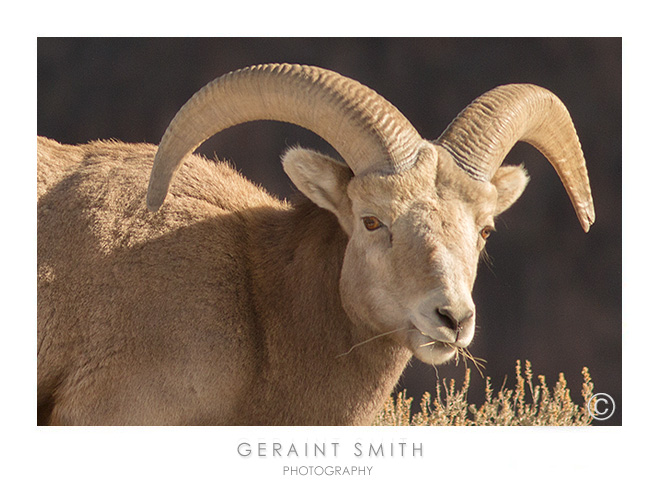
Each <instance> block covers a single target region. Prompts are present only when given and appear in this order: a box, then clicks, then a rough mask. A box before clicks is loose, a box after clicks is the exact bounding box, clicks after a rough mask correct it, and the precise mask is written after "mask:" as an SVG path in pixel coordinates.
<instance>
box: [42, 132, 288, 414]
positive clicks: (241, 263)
mask: <svg viewBox="0 0 659 487" xmlns="http://www.w3.org/2000/svg"><path fill="white" fill-rule="evenodd" d="M155 152H156V147H155V146H153V145H149V144H125V143H120V142H114V141H99V142H92V143H89V144H85V145H80V146H67V145H63V144H59V143H57V142H54V141H51V140H48V139H43V138H40V139H39V140H38V195H39V196H38V205H37V212H38V223H37V225H38V235H39V239H38V257H37V259H38V314H39V317H38V323H39V330H38V347H39V348H38V381H39V387H38V389H39V403H40V405H42V406H43V408H41V409H42V410H43V411H46V413H45V415H46V416H47V417H42V418H41V419H42V420H43V421H48V422H50V423H76V424H85V423H86V421H87V418H92V417H93V418H95V421H99V418H100V421H101V422H105V423H107V424H113V423H122V424H132V423H141V424H145V423H160V424H162V423H168V424H171V423H195V424H204V423H207V422H211V423H215V422H232V421H234V420H233V419H232V416H231V415H232V414H234V411H235V409H236V407H237V406H236V405H237V404H239V403H240V402H241V401H244V400H245V398H244V397H242V396H243V395H245V394H247V391H246V390H245V386H246V384H249V383H250V381H251V380H252V379H253V377H254V376H255V374H257V373H258V367H259V362H258V360H254V356H255V354H258V350H257V349H258V347H259V343H260V339H259V333H260V331H259V330H258V326H257V325H256V323H255V321H256V320H255V317H254V316H253V313H254V311H253V306H252V303H251V302H250V300H251V296H252V290H251V282H250V275H249V274H250V270H249V268H250V262H249V261H250V259H249V255H247V254H248V252H249V249H248V248H247V246H246V245H245V242H246V240H247V237H248V234H249V233H250V230H249V226H250V223H251V222H254V221H257V220H263V219H268V216H269V215H272V217H273V218H274V217H275V216H277V215H281V214H282V213H286V212H287V211H288V205H287V204H286V203H284V202H281V201H279V200H277V199H275V198H273V197H271V196H270V195H268V194H267V193H266V192H265V191H263V190H262V189H260V188H258V187H256V186H255V185H253V184H252V183H250V182H248V181H247V180H245V179H244V178H243V177H242V176H241V175H239V174H238V173H237V172H236V171H235V170H233V169H232V168H231V167H230V166H229V165H227V164H225V163H220V162H214V161H210V160H207V159H205V158H203V157H200V156H190V157H188V158H187V159H186V161H185V163H184V165H183V166H182V168H181V170H180V172H179V175H178V177H177V181H176V182H175V183H174V184H173V186H172V190H171V194H170V197H169V198H168V201H167V204H166V206H165V207H164V208H163V209H162V210H161V211H160V212H158V213H155V214H153V213H150V212H148V211H147V209H146V205H145V197H146V188H147V184H148V178H149V172H150V169H151V165H152V161H153V157H154V155H155ZM218 371H219V373H218ZM162 391H167V392H166V397H163V394H164V393H163V392H162ZM54 398H57V401H55V399H54ZM151 404H158V411H159V414H152V415H150V416H148V417H146V416H145V417H140V416H131V415H132V414H138V412H139V411H149V410H153V409H152V408H150V407H149V406H150V405H151ZM190 411H194V413H190ZM186 414H187V416H186Z"/></svg>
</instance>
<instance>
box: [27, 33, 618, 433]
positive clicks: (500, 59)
mask: <svg viewBox="0 0 659 487" xmlns="http://www.w3.org/2000/svg"><path fill="white" fill-rule="evenodd" d="M621 44H622V43H621V39H620V38H597V39H594V38H575V39H572V38H570V39H568V38H533V39H528V38H511V39H506V38H494V39H487V38H475V39H474V38H458V39H441V38H432V39H431V38H422V39H414V38H386V39H371V38H355V39H348V38H329V39H315V38H314V39H309V38H269V39H259V38H238V39H229V38H220V39H210V38H203V39H191V38H177V39H167V38H160V39H143V38H138V39H123V38H112V39H95V38H92V39H85V38H76V39H63V38H57V39H51V38H40V39H39V40H38V43H37V48H38V51H37V58H38V61H37V62H38V93H37V95H38V114H37V125H38V133H39V135H44V136H47V137H51V138H54V139H57V140H59V141H60V142H65V143H80V142H86V141H88V140H92V139H99V138H104V139H108V138H116V139H120V140H123V141H126V142H143V141H146V142H151V143H154V144H157V143H158V141H159V140H160V137H161V136H162V134H163V132H164V130H165V128H166V127H167V124H168V123H169V121H170V120H171V118H172V117H173V116H174V114H175V113H176V111H177V110H178V109H179V108H180V107H181V105H183V103H185V101H187V99H188V98H189V97H190V96H191V95H192V94H193V93H194V92H195V91H197V90H198V89H199V88H201V87H202V86H203V85H204V84H206V83H207V82H208V81H210V80H212V79H213V78H215V77H217V76H220V75H222V74H224V73H226V72H228V71H231V70H233V69H238V68H242V67H244V66H248V65H251V64H257V63H268V62H291V63H304V64H312V65H317V66H321V67H325V68H329V69H332V70H334V71H338V72H339V73H341V74H343V75H346V76H349V77H351V78H354V79H357V80H358V81H360V82H362V83H363V84H365V85H367V86H369V87H371V88H373V89H374V90H375V91H377V92H379V93H380V94H381V95H383V96H384V97H385V98H387V99H388V100H389V101H390V102H392V103H393V104H394V105H395V106H396V107H398V109H399V110H400V111H401V112H402V113H403V114H404V115H405V116H407V118H408V119H409V120H410V121H411V122H412V124H413V125H414V126H415V127H416V128H417V130H418V131H419V133H420V134H421V135H422V136H423V137H425V138H427V139H434V138H436V137H438V136H439V134H440V133H441V132H442V131H443V130H444V128H445V127H446V126H447V125H448V123H450V121H451V120H452V119H453V117H454V116H456V115H457V114H458V112H459V111H460V110H462V109H463V108H464V107H465V106H466V105H467V104H468V103H469V102H470V101H471V100H473V99H474V98H475V97H477V96H478V95H480V94H482V93H484V92H485V91H487V90H488V89H490V88H493V87H495V86H497V85H500V84H505V83H518V82H524V83H535V84H538V85H541V86H543V87H545V88H548V89H550V90H552V91H553V92H554V93H556V94H557V95H558V96H559V97H560V98H561V99H562V100H563V101H564V103H565V104H566V105H567V107H568V109H569V110H570V113H571V114H572V117H573V120H574V124H575V126H576V128H577V131H578V133H579V136H580V139H581V143H582V146H583V150H584V153H585V156H586V160H587V163H588V168H589V172H590V177H591V184H592V188H593V196H594V200H595V209H596V213H597V221H596V223H595V225H594V226H593V228H592V229H591V231H590V233H588V234H584V233H583V231H582V230H581V228H580V226H579V223H578V221H577V219H576V216H575V214H574V211H573V209H572V207H571V205H570V202H569V200H568V197H567V195H566V193H565V191H564V189H563V188H562V186H561V183H560V181H559V179H558V177H557V176H556V174H555V173H554V171H553V169H552V168H551V166H550V165H549V164H548V163H547V161H546V160H545V159H544V158H543V157H542V155H541V154H539V153H538V152H536V151H535V150H534V149H533V148H531V147H530V146H527V145H525V144H519V145H518V146H516V147H515V148H513V150H512V151H511V153H510V154H509V156H508V158H507V162H509V163H512V164H518V163H521V162H523V163H524V164H525V166H526V167H527V169H528V171H529V173H530V175H531V183H530V184H529V186H528V188H527V190H526V192H525V193H524V194H523V195H522V197H521V198H520V200H519V201H518V202H517V203H516V204H515V205H514V206H513V207H512V208H511V209H510V210H509V211H508V212H506V213H504V215H503V216H502V217H501V218H500V219H499V221H498V223H497V227H498V231H497V233H496V234H495V235H494V236H493V237H492V238H491V239H490V241H489V243H488V253H489V255H490V257H491V260H492V263H491V265H486V264H482V265H481V268H480V271H479V276H478V278H477V281H476V286H475V289H474V300H475V302H476V305H477V315H478V320H477V321H478V330H477V334H476V338H475V339H474V344H473V346H472V347H471V351H472V352H473V354H474V355H475V356H477V357H482V358H484V359H486V360H487V368H486V374H487V375H489V376H491V377H492V378H493V385H494V388H495V389H498V387H500V385H501V383H502V382H503V380H504V377H506V376H507V381H508V382H507V384H508V385H509V386H511V385H513V384H514V365H515V361H516V360H517V359H522V360H525V359H529V360H531V362H532V364H533V368H534V370H535V371H536V372H538V373H542V374H545V375H546V376H547V380H548V382H549V383H550V384H553V383H554V382H555V380H556V379H557V377H558V373H559V372H564V373H565V375H566V378H567V380H568V384H569V385H570V386H571V388H572V399H573V400H575V401H577V402H580V400H581V396H580V388H581V368H582V367H583V366H588V367H589V368H590V371H591V375H592V377H593V380H594V382H595V392H606V393H608V394H610V395H611V396H612V397H613V398H614V400H615V401H616V407H617V411H616V414H615V415H614V416H613V417H612V418H611V419H609V420H608V421H606V422H605V424H607V425H615V424H620V423H621V410H622V395H621V389H622V384H621V368H622V367H621V360H622V358H621V320H622V318H621V301H622V298H621V267H622V259H621V243H622V242H621V240H622V237H621V172H622V168H621V165H622V161H621V159H622V154H621V153H622V150H621V71H622V67H621V66H622V47H621ZM297 143H299V144H301V145H303V146H307V147H315V148H317V149H320V150H323V151H326V152H332V149H331V148H330V147H328V145H327V144H326V143H325V142H324V141H322V140H321V139H319V138H318V137H317V136H315V135H314V134H312V133H310V132H307V131H305V130H303V129H300V128H298V127H294V126H292V125H288V124H283V123H278V122H252V123H249V124H245V125H242V126H238V127H234V128H231V129H229V130H227V131H225V132H224V133H222V134H220V135H218V136H215V137H214V138H212V139H211V140H209V141H208V142H206V143H205V144H204V145H202V147H201V148H200V151H201V152H203V153H205V154H207V155H209V156H211V157H212V156H213V154H214V153H216V154H217V156H218V157H220V158H225V159H230V160H232V161H233V163H234V164H235V165H236V166H237V167H238V168H240V170H241V171H242V172H243V173H244V174H245V175H246V176H248V177H249V178H250V179H252V180H254V181H256V182H258V183H261V184H262V185H263V186H265V187H266V188H267V189H268V190H270V191H271V192H273V193H275V194H278V195H280V196H282V197H287V196H289V195H290V194H292V192H293V191H294V188H293V187H292V184H291V183H290V181H289V180H288V179H287V178H286V176H285V174H284V172H283V170H282V169H281V166H280V164H279V155H280V154H281V152H282V151H283V150H284V149H285V148H286V147H287V146H291V145H294V144H297ZM436 373H437V374H438V375H439V377H440V379H443V378H453V377H454V378H456V379H457V380H458V383H461V381H462V377H463V374H464V367H463V365H462V364H460V366H459V367H455V365H453V364H447V365H443V366H441V367H438V368H437V371H436V370H435V369H434V368H433V367H431V366H427V365H425V364H422V363H420V362H418V361H413V362H412V363H411V364H410V366H409V368H408V369H407V370H406V372H405V374H404V376H403V378H402V380H401V384H400V387H401V388H403V387H404V388H407V389H408V392H409V395H411V396H413V397H415V398H420V397H421V395H422V393H423V391H426V390H428V391H434V389H435V382H436ZM483 384H484V381H483V379H481V378H480V377H479V376H478V374H476V373H475V371H472V385H471V387H470V392H469V400H470V402H474V403H477V404H478V403H480V402H481V401H482V400H483V393H482V390H483Z"/></svg>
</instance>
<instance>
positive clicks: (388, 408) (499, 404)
mask: <svg viewBox="0 0 659 487" xmlns="http://www.w3.org/2000/svg"><path fill="white" fill-rule="evenodd" d="M581 373H582V375H583V384H582V387H581V395H582V397H583V405H581V406H579V405H577V404H575V403H574V402H572V399H571V397H570V389H568V387H567V381H566V380H565V376H564V375H563V373H561V374H559V376H558V381H557V382H556V384H555V385H554V388H553V390H552V389H550V388H549V386H548V385H547V381H546V379H545V376H544V375H538V377H537V381H538V383H534V380H533V372H532V370H531V363H530V362H529V361H526V363H525V368H524V372H523V373H522V365H521V362H520V361H519V360H518V361H517V365H516V367H515V376H516V384H515V387H514V389H508V388H506V387H505V383H504V385H503V386H502V387H501V389H500V390H499V391H498V392H496V393H495V392H494V390H493V389H492V382H491V379H490V377H487V378H486V379H485V402H484V403H483V404H482V405H481V406H480V407H476V405H474V404H469V402H468V400H467V391H468V389H469V383H470V375H471V369H469V368H467V369H466V370H465V378H464V382H463V384H462V388H461V389H456V384H455V380H453V379H451V380H450V381H449V382H448V383H447V382H446V381H443V391H444V392H443V394H442V391H441V389H442V387H440V385H439V383H438V384H437V397H436V398H435V399H434V400H432V398H431V395H430V393H428V392H426V393H425V394H424V395H423V397H422V398H421V411H420V412H419V413H417V414H414V415H413V414H412V410H411V408H412V402H413V398H408V397H407V396H406V392H405V391H402V392H400V393H398V395H397V397H393V396H392V397H390V399H389V401H388V402H387V403H386V404H385V407H384V409H382V410H381V411H380V413H379V415H378V417H377V418H376V420H375V422H374V425H376V426H533V425H535V426H540V425H543V426H586V425H589V424H590V423H591V421H592V418H591V417H590V415H589V414H588V410H587V404H588V402H589V401H590V398H591V397H592V395H593V388H594V385H593V382H592V380H591V377H590V374H589V372H588V368H586V367H584V368H583V370H582V371H581ZM442 396H445V397H442Z"/></svg>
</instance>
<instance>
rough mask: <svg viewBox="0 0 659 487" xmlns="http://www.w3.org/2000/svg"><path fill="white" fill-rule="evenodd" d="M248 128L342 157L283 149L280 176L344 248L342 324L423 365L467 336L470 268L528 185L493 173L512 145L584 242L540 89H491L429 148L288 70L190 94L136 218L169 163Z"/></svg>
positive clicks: (566, 146)
mask: <svg viewBox="0 0 659 487" xmlns="http://www.w3.org/2000/svg"><path fill="white" fill-rule="evenodd" d="M259 119H271V120H273V119H274V120H280V121H287V122H291V123H296V124H298V125H301V126H303V127H305V128H308V129H310V130H312V131H314V132H316V133H317V134H319V135H320V136H322V137H324V138H325V139H326V140H327V141H328V142H330V143H331V144H332V145H333V146H334V147H335V148H336V149H337V151H338V152H339V154H341V156H342V157H343V158H344V160H345V162H343V161H339V160H335V159H333V158H330V157H328V156H325V155H322V154H319V153H316V152H313V151H309V150H305V149H300V148H296V149H291V150H289V151H288V152H287V153H286V154H285V155H284V157H283V165H284V169H285V171H286V173H287V174H288V175H289V177H290V178H291V180H292V181H293V182H294V183H295V185H296V186H297V188H298V189H299V190H300V191H301V192H302V193H304V194H305V195H306V196H307V197H308V198H309V199H310V200H312V201H313V202H314V203H315V204H317V205H318V206H319V207H321V208H324V209H327V210H329V211H331V212H332V213H334V215H336V217H337V219H338V221H339V223H340V224H341V227H342V228H343V230H344V231H345V232H346V234H347V235H348V236H349V241H348V244H347V247H346V250H345V256H344V263H343V269H342V272H341V280H340V283H339V286H340V291H341V297H342V303H343V307H344V309H345V311H346V312H347V314H348V316H349V317H350V318H351V320H352V321H353V322H355V323H359V324H363V325H365V326H368V327H370V328H371V329H372V330H373V331H374V333H375V334H390V335H391V337H392V338H393V339H395V340H397V341H398V342H399V343H400V344H401V345H403V346H405V347H407V348H408V349H409V350H410V351H411V352H412V353H413V354H414V355H415V356H416V357H417V358H419V359H421V360H422V361H424V362H427V363H433V364H437V363H442V362H445V361H446V360H449V359H450V358H451V357H453V356H454V355H455V353H456V347H457V348H460V347H467V346H468V345H469V344H470V343H471V340H472V338H473V336H474V330H475V306H474V303H473V300H472V297H471V292H472V288H473V285H474V280H475V277H476V271H477V266H478V260H479V256H480V254H481V252H482V251H483V249H484V247H485V241H486V239H487V237H488V236H489V234H490V232H491V231H492V230H493V229H494V219H495V217H496V216H497V215H499V214H500V213H501V212H503V211H505V210H506V209H507V208H508V207H510V205H512V204H513V203H514V202H515V201H516V200H517V198H519V196H520V195H521V193H522V192H523V190H524V188H525V187H526V184H527V182H528V176H527V175H526V172H525V171H524V169H523V168H521V167H514V166H501V163H502V161H503V159H504V157H505V156H506V154H507V153H508V151H509V150H510V148H512V146H513V145H514V144H515V143H516V142H517V141H519V140H522V141H526V142H529V143H531V144H532V145H534V146H535V147H536V148H538V149H539V150H540V151H541V152H543V154H544V155H545V156H546V157H547V159H548V160H549V161H550V163H551V164H552V165H553V166H554V168H555V169H556V171H557V173H558V174H559V176H560V178H561V180H562V181H563V184H564V186H565V188H566V190H567V192H568V194H569V196H570V198H571V200H572V203H573V206H574V208H575V210H576V212H577V216H578V218H579V220H580V222H581V225H582V227H583V229H584V230H585V231H588V229H589V227H590V225H591V224H592V223H593V222H594V219H595V214H594V209H593V203H592V197H591V194H590V185H589V182H588V175H587V172H586V166H585V161H584V159H583V155H582V153H581V147H580V145H579V141H578V138H577V135H576V132H575V130H574V127H573V125H572V122H571V119H570V117H569V114H568V113H567V110H566V109H565V107H564V105H563V104H562V103H561V102H560V100H558V98H556V96H555V95H553V94H552V93H550V92H548V91H547V90H544V89H542V88H539V87H537V86H533V85H507V86H502V87H499V88H495V89H494V90H491V91H490V92H488V93H486V94H485V95H483V96H481V97H480V98H478V99H477V100H475V101H474V102H473V103H472V104H470V105H469V106H468V107H467V108H466V109H465V110H464V111H463V112H462V113H461V114H460V115H458V117H457V118H456V119H455V120H454V121H453V122H452V123H451V124H450V125H449V127H448V128H447V129H446V130H445V131H444V133H443V134H442V135H441V136H440V137H439V138H438V139H437V140H435V141H432V142H431V141H427V140H424V139H422V138H421V137H420V136H419V134H418V133H417V132H416V130H415V129H414V128H413V127H412V126H411V124H410V123H409V122H408V121H407V120H406V119H405V117H403V115H402V114H400V112H398V110H396V109H395V108H394V107H393V106H392V105H391V104H389V103H388V102H387V101H386V100H384V99H383V98H382V97H380V96H379V95H377V94H376V93H375V92H374V91H372V90H370V89H368V88H366V87H364V86H362V85H360V84H359V83H357V82H356V81H353V80H350V79H348V78H345V77H343V76H340V75H338V74H336V73H333V72H330V71H326V70H323V69H320V68H313V67H308V66H292V65H263V66H255V67H252V68H246V69H245V70H241V71H238V72H235V73H230V74H228V75H225V76H223V77H221V78H218V79H217V80H215V81H214V82H211V83H210V84H209V85H207V87H205V88H203V89H202V90H200V92H198V93H197V94H196V95H195V96H193V98H192V99H191V100H190V101H189V102H188V103H187V104H186V105H185V106H184V107H183V108H182V109H181V111H180V112H179V114H177V116H176V117H175V119H174V120H173V121H172V123H171V124H170V127H169V128H168V130H167V132H166V133H165V135H164V136H163V140H162V141H161V144H160V147H159V150H158V154H157V155H156V160H155V162H154V168H153V171H152V175H151V181H150V184H149V193H148V196H147V205H148V207H149V208H150V209H151V210H157V209H158V208H159V207H160V205H161V204H162V203H163V201H164V198H165V196H166V194H167V189H168V187H169V184H170V181H171V178H172V177H173V174H174V173H175V171H176V169H177V168H178V166H179V165H180V163H181V160H182V159H183V157H184V156H185V155H186V154H188V153H189V152H191V151H192V150H194V148H195V147H197V146H198V145H199V144H200V143H201V142H203V141H204V140H206V139H207V138H208V137H210V136H211V135H213V134H215V133H217V132H218V131H220V130H223V129H224V128H227V127H229V126H232V125H235V124H237V123H241V122H245V121H248V120H259Z"/></svg>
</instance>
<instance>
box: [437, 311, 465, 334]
mask: <svg viewBox="0 0 659 487" xmlns="http://www.w3.org/2000/svg"><path fill="white" fill-rule="evenodd" d="M435 311H436V312H437V316H439V321H440V323H442V324H444V325H445V326H447V327H448V328H450V329H451V330H453V331H457V330H458V328H459V327H460V324H459V322H458V321H457V320H456V319H455V318H454V317H453V315H452V314H451V312H450V310H448V309H446V308H442V309H439V308H437V309H436V310H435Z"/></svg>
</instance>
